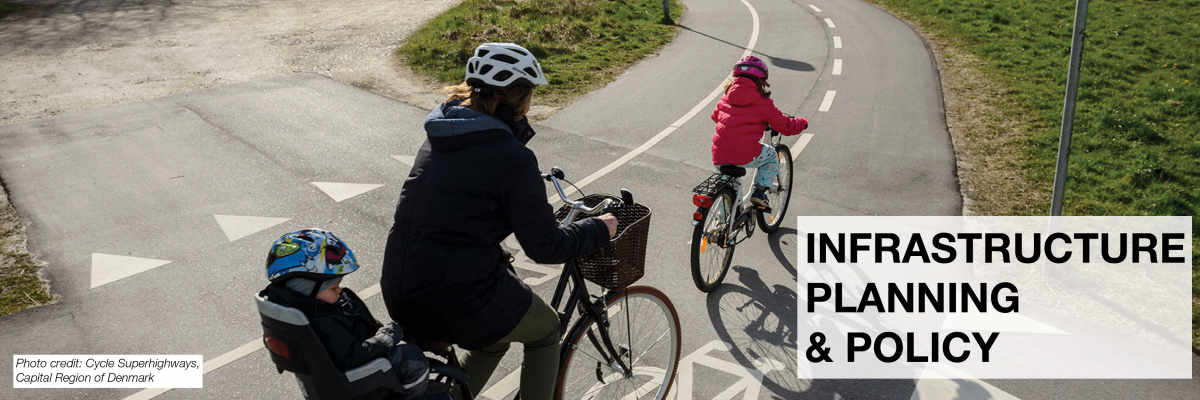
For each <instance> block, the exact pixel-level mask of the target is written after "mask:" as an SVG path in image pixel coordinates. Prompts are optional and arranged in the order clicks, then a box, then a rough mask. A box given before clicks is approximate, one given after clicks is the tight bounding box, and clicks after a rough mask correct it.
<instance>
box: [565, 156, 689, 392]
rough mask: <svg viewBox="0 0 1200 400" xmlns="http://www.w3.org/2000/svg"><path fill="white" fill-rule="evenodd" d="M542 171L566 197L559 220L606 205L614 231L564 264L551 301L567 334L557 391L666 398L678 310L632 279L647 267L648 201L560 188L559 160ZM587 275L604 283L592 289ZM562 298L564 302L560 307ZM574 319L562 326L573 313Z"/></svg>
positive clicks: (677, 339)
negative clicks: (576, 195)
mask: <svg viewBox="0 0 1200 400" xmlns="http://www.w3.org/2000/svg"><path fill="white" fill-rule="evenodd" d="M543 178H545V179H546V180H547V181H549V182H551V183H553V184H554V188H555V190H557V192H558V195H559V197H560V198H561V199H562V201H563V203H564V205H563V206H562V207H560V208H559V210H558V211H557V213H556V216H557V217H558V219H559V220H560V221H561V222H560V223H561V224H562V226H566V225H567V224H570V223H571V222H573V221H575V220H576V219H577V218H582V217H584V216H590V215H598V214H601V213H604V212H610V213H612V214H613V215H614V216H616V217H617V221H618V223H617V234H616V236H614V237H613V239H612V240H611V241H610V242H609V244H608V245H606V246H605V247H603V248H601V249H600V250H597V251H596V252H593V253H590V254H587V255H583V256H580V257H579V258H577V259H575V260H571V261H568V262H567V263H566V264H564V265H563V270H562V274H561V275H560V276H559V280H558V286H557V287H556V288H555V289H554V297H553V298H552V300H551V302H550V305H551V306H552V307H554V309H555V310H557V311H558V312H559V317H560V319H561V321H562V326H561V328H562V329H561V331H562V332H563V333H564V334H565V336H564V339H563V345H562V350H561V357H562V358H561V363H560V367H559V368H560V369H559V372H558V383H557V386H556V389H555V398H556V399H571V400H574V399H608V398H613V399H643V398H645V399H664V398H666V396H667V393H669V392H670V390H671V383H672V382H673V381H674V378H675V372H676V368H677V367H678V365H679V353H680V346H681V344H682V340H681V331H680V327H679V315H678V314H677V313H676V311H675V306H674V305H673V304H671V300H670V299H668V298H667V296H666V295H664V294H663V293H662V292H661V291H659V290H658V289H655V288H653V287H650V286H642V285H634V286H630V284H632V283H633V282H635V281H637V280H638V279H640V278H641V277H642V275H643V272H644V269H645V258H646V257H645V254H646V240H647V235H648V232H649V228H650V209H649V208H648V207H646V206H644V205H641V204H636V203H634V201H633V195H632V194H631V193H630V192H629V191H628V190H624V189H622V190H621V194H622V198H620V199H618V198H616V197H613V196H607V195H588V196H584V197H583V198H581V199H580V200H578V201H574V200H571V199H570V198H568V197H567V195H566V193H564V192H563V189H562V184H561V183H560V180H565V174H564V173H563V171H562V170H561V169H558V168H557V167H556V168H554V169H552V170H551V173H549V174H544V175H543ZM585 281H590V282H592V283H595V284H597V285H600V286H601V287H603V288H604V290H605V291H604V294H602V295H592V294H591V293H589V291H588V287H587V286H588V285H587V284H586V283H585ZM563 300H566V302H565V306H564V307H562V308H560V307H559V306H560V304H563ZM574 315H578V316H579V319H578V320H577V321H575V324H574V325H571V328H570V329H566V327H567V325H568V324H569V323H570V321H571V319H572V317H573V316H574Z"/></svg>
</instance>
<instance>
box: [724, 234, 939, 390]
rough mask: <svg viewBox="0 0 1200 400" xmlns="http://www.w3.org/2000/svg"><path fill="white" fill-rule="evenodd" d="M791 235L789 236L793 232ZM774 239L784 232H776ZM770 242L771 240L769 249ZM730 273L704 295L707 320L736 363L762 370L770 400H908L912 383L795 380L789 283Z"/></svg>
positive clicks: (793, 299)
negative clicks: (783, 283) (843, 399)
mask: <svg viewBox="0 0 1200 400" xmlns="http://www.w3.org/2000/svg"><path fill="white" fill-rule="evenodd" d="M781 231H782V230H781ZM791 232H792V233H791V234H792V235H794V234H795V230H791ZM776 235H777V236H779V237H786V236H787V235H788V234H787V233H786V232H783V233H781V232H776ZM776 235H773V237H774V236H776ZM775 242H776V241H775V240H774V239H773V240H772V243H773V246H772V247H773V248H775V247H776V246H774V243H775ZM732 270H733V271H732V272H735V273H736V274H737V283H734V282H732V279H729V278H731V277H727V278H726V280H725V284H724V285H722V286H721V287H720V288H718V289H717V290H716V291H714V292H712V293H710V294H709V296H708V300H707V308H708V313H709V320H710V321H712V324H713V328H714V330H715V331H716V333H717V336H718V337H719V338H720V339H721V340H722V341H725V342H726V343H729V344H730V345H732V349H731V351H730V353H731V354H732V356H733V357H734V358H735V359H736V362H737V363H739V364H741V365H742V366H745V367H747V368H754V369H757V370H760V371H764V370H765V371H766V372H764V373H763V374H764V376H763V380H762V385H763V388H764V389H767V390H769V391H770V392H771V393H772V398H778V399H841V398H870V399H896V400H909V399H910V398H911V397H912V394H913V391H914V390H915V389H916V381H913V380H906V379H893V380H883V379H871V380H848V379H836V380H835V379H821V380H814V379H800V378H798V373H797V372H798V371H797V369H798V368H800V366H798V355H799V353H798V349H802V348H806V346H801V344H802V343H799V339H800V338H799V337H798V334H797V329H796V328H797V319H798V309H797V307H798V306H799V297H798V295H797V293H796V291H795V290H794V289H793V288H792V287H790V286H789V285H778V284H776V285H767V283H766V282H763V280H762V278H761V277H760V276H759V273H758V271H756V270H754V269H753V268H749V267H745V266H741V265H737V266H734V267H732ZM792 270H793V271H794V270H795V269H794V268H793V269H792ZM820 324H821V325H822V326H820V327H819V328H821V329H823V330H835V329H836V328H835V327H833V326H832V325H833V322H832V321H830V320H828V319H826V320H823V321H821V322H820ZM824 325H830V326H824ZM763 366H769V367H766V368H763ZM806 372H807V371H806ZM805 375H808V374H807V373H806V374H805Z"/></svg>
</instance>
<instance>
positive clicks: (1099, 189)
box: [870, 0, 1200, 348]
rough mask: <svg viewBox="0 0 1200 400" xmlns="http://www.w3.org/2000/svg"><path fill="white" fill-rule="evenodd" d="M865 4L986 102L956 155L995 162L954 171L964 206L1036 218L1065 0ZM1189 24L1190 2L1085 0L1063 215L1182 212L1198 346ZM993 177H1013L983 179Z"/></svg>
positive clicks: (1199, 239)
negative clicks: (977, 84) (971, 84)
mask: <svg viewBox="0 0 1200 400" xmlns="http://www.w3.org/2000/svg"><path fill="white" fill-rule="evenodd" d="M870 1H872V2H874V3H876V4H879V5H881V6H882V7H884V8H886V9H889V10H890V11H892V12H893V13H894V14H896V15H898V16H900V17H901V18H904V19H906V20H909V21H911V22H913V23H914V24H915V25H919V26H921V27H922V29H924V30H927V31H928V32H931V33H933V34H934V35H936V36H938V37H939V38H940V39H939V40H941V41H942V42H944V43H948V44H949V45H950V46H952V47H954V48H957V49H958V50H960V51H961V52H962V53H964V55H966V56H968V57H971V58H972V59H974V60H977V61H976V62H973V63H971V64H972V65H971V67H973V68H976V69H977V70H978V71H979V72H980V73H981V74H982V76H983V78H984V80H985V81H986V85H987V88H988V89H986V90H984V92H986V93H989V94H993V95H994V96H991V97H988V98H986V99H984V100H983V101H984V102H985V103H987V106H988V107H992V108H994V109H995V110H996V111H997V112H996V113H994V114H993V115H991V116H990V117H984V118H985V119H986V120H987V121H985V122H986V123H985V124H983V125H984V126H982V127H980V128H979V129H976V130H974V131H972V132H968V133H966V135H965V136H967V139H968V141H972V143H971V144H970V145H969V146H968V147H973V148H975V149H977V150H979V152H980V153H982V154H984V155H988V156H995V157H992V158H987V157H984V158H980V159H977V160H982V162H980V164H984V165H968V168H966V171H964V172H963V174H964V175H969V174H972V173H974V174H976V176H975V177H974V178H976V179H975V181H974V182H972V179H971V178H972V177H970V176H968V177H964V178H962V180H963V181H964V195H965V196H966V197H968V199H966V200H967V201H968V202H969V203H970V204H972V205H973V206H978V208H977V209H975V210H974V212H975V213H976V214H982V215H1046V214H1048V211H1049V198H1050V190H1051V187H1052V184H1053V179H1054V168H1055V162H1056V157H1057V145H1058V131H1059V129H1060V126H1061V118H1062V102H1063V92H1064V90H1065V89H1064V88H1065V87H1066V78H1067V62H1068V57H1069V54H1070V41H1071V31H1072V25H1073V19H1074V8H1075V4H1074V2H1058V3H1054V2H1042V1H1033V0H1012V1H1005V2H997V1H988V0H936V1H926V0H870ZM1198 21H1200V0H1161V1H1149V0H1141V1H1126V2H1099V3H1092V4H1091V5H1090V7H1089V10H1088V20H1087V36H1086V40H1085V42H1084V51H1083V61H1082V67H1081V76H1080V83H1079V94H1078V104H1077V108H1076V116H1075V122H1074V133H1073V136H1072V149H1071V162H1070V165H1069V167H1068V180H1067V191H1066V193H1065V196H1064V212H1063V213H1064V215H1190V216H1193V218H1192V237H1193V242H1192V295H1193V309H1192V328H1193V333H1192V344H1193V346H1194V347H1197V348H1200V235H1197V232H1198V231H1200V219H1198V218H1196V215H1197V211H1200V189H1197V188H1200V129H1197V127H1198V126H1200V89H1198V88H1197V84H1198V83H1200V53H1198V52H1196V51H1195V49H1197V48H1200V22H1198ZM948 111H949V110H948ZM955 146H956V150H957V149H958V148H959V143H956V144H955ZM968 161H970V160H968ZM972 168H974V169H976V170H977V171H972V170H971V169H972ZM1003 180H1009V181H1017V182H1021V183H1020V184H1003V183H999V184H995V182H998V181H1003ZM973 183H974V184H978V186H979V188H980V189H981V190H974V191H972V190H971V189H972V186H971V185H972V184H973ZM993 198H994V199H1009V200H1007V201H993V200H992V199H993Z"/></svg>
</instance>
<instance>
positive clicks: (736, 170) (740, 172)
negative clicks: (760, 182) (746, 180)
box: [721, 164, 746, 178]
mask: <svg viewBox="0 0 1200 400" xmlns="http://www.w3.org/2000/svg"><path fill="white" fill-rule="evenodd" d="M721 173H722V174H725V175H729V176H732V177H734V178H741V177H743V176H746V169H745V168H742V167H739V166H736V165H733V164H725V165H722V166H721Z"/></svg>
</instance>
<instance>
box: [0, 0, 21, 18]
mask: <svg viewBox="0 0 1200 400" xmlns="http://www.w3.org/2000/svg"><path fill="white" fill-rule="evenodd" d="M20 9H21V5H20V4H13V3H5V2H3V1H0V17H3V16H4V14H8V13H10V12H13V11H17V10H20Z"/></svg>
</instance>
